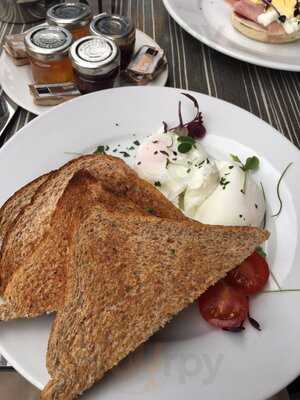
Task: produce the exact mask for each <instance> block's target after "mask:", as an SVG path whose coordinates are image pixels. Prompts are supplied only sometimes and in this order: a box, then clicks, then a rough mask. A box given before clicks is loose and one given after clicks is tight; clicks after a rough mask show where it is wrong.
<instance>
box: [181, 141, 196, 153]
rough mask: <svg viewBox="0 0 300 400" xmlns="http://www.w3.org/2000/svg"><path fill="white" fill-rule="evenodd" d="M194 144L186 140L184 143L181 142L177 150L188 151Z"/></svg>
mask: <svg viewBox="0 0 300 400" xmlns="http://www.w3.org/2000/svg"><path fill="white" fill-rule="evenodd" d="M192 147H193V146H192V145H191V144H190V143H188V142H184V143H180V145H179V146H178V148H177V150H178V151H179V153H183V154H184V153H188V152H189V151H190V150H191V149H192Z"/></svg>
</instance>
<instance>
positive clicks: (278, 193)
mask: <svg viewBox="0 0 300 400" xmlns="http://www.w3.org/2000/svg"><path fill="white" fill-rule="evenodd" d="M292 164H293V163H292V162H291V163H289V164H288V165H287V166H286V167H285V169H284V171H283V172H282V174H281V176H280V178H279V181H278V183H277V197H278V201H279V209H278V211H277V212H276V213H275V214H273V215H272V217H278V216H279V215H280V213H281V210H282V199H281V196H280V184H281V182H282V179H283V178H284V176H285V174H286V173H287V171H288V169H289V168H290V167H291V165H292Z"/></svg>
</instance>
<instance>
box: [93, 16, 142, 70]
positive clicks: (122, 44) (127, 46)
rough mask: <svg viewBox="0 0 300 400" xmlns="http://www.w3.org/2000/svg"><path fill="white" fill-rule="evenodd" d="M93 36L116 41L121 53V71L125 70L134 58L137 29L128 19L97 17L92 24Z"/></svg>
mask: <svg viewBox="0 0 300 400" xmlns="http://www.w3.org/2000/svg"><path fill="white" fill-rule="evenodd" d="M90 32H91V34H92V35H101V36H105V37H106V38H108V39H110V40H112V41H114V42H115V43H116V45H117V46H119V48H120V51H121V69H125V68H126V67H127V66H128V64H129V63H130V60H131V58H132V55H133V52H134V46H135V34H136V29H135V26H134V24H133V23H132V21H131V20H130V19H129V18H128V17H123V16H120V15H109V14H106V13H103V14H100V15H97V16H96V17H94V18H93V20H92V22H91V24H90Z"/></svg>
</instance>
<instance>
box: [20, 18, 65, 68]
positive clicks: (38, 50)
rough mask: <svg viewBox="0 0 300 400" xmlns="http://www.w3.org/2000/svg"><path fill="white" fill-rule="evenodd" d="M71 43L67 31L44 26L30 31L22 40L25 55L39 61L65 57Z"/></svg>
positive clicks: (57, 27) (56, 27)
mask: <svg viewBox="0 0 300 400" xmlns="http://www.w3.org/2000/svg"><path fill="white" fill-rule="evenodd" d="M72 41H73V38H72V35H71V33H70V32H69V31H68V30H67V29H64V28H61V27H59V26H45V25H43V26H38V27H36V28H33V29H31V30H30V31H29V32H28V33H27V34H26V36H25V39H24V42H25V47H26V51H27V53H28V54H29V55H30V56H32V57H33V58H36V59H38V60H41V61H49V60H53V61H54V60H60V59H61V58H63V57H65V56H66V55H67V54H68V50H69V47H70V46H71V44H72Z"/></svg>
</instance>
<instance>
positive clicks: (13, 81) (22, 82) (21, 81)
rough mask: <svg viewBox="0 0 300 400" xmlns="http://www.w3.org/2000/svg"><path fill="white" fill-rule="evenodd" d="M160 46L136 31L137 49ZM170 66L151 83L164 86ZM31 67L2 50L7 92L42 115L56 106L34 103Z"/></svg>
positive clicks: (1, 74)
mask: <svg viewBox="0 0 300 400" xmlns="http://www.w3.org/2000/svg"><path fill="white" fill-rule="evenodd" d="M143 45H148V46H158V44H157V43H156V42H155V41H154V40H153V39H152V38H150V36H148V35H146V34H145V33H144V32H142V31H139V30H137V31H136V44H135V51H137V50H138V49H139V48H140V47H141V46H143ZM168 75H169V72H168V67H167V68H166V69H165V70H164V71H163V72H162V73H161V74H160V75H159V76H158V77H157V78H156V79H155V80H154V81H153V82H151V83H150V84H149V85H150V86H164V85H165V84H166V83H167V80H168ZM32 82H33V80H32V75H31V68H30V66H28V65H25V66H23V67H17V66H16V65H15V64H14V63H13V62H12V61H11V59H10V57H9V56H8V55H7V54H6V53H5V51H3V52H2V55H1V57H0V83H1V85H2V87H3V90H4V91H5V93H6V94H7V95H8V96H9V97H10V98H11V99H12V100H13V101H14V102H15V103H17V104H18V105H19V106H21V107H23V108H24V109H25V110H27V111H30V112H32V113H33V114H37V115H40V114H42V113H44V112H46V111H49V110H51V109H53V107H55V106H43V107H42V106H37V105H36V104H34V102H33V99H32V96H31V94H30V92H29V88H28V85H29V84H30V83H32Z"/></svg>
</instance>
